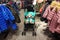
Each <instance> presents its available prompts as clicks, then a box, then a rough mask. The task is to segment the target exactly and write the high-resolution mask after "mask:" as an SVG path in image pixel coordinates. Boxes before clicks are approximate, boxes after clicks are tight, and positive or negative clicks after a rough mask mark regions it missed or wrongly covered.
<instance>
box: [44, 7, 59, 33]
mask: <svg viewBox="0 0 60 40" xmlns="http://www.w3.org/2000/svg"><path fill="white" fill-rule="evenodd" d="M43 17H44V18H47V19H48V25H49V30H50V31H51V32H52V33H55V32H57V33H60V30H59V29H60V23H59V20H60V18H59V17H60V13H59V11H58V12H56V8H53V9H52V8H51V7H50V6H49V7H48V8H47V9H46V11H45V13H44V15H43Z"/></svg>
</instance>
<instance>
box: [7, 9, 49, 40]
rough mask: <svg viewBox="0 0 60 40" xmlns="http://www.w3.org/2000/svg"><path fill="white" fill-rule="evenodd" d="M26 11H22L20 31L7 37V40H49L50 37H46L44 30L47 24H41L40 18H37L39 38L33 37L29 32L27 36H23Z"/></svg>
mask: <svg viewBox="0 0 60 40" xmlns="http://www.w3.org/2000/svg"><path fill="white" fill-rule="evenodd" d="M23 14H24V11H23V9H22V10H21V11H20V16H21V17H20V18H21V23H20V24H17V25H18V26H19V31H18V32H17V33H16V34H13V35H12V34H9V35H8V37H7V40H48V37H47V36H46V35H44V31H43V29H46V27H44V26H45V25H46V23H44V22H41V21H40V18H39V17H36V26H37V30H36V32H37V36H32V32H27V34H26V36H22V35H21V34H22V31H23V27H24V24H23V23H24V15H23Z"/></svg>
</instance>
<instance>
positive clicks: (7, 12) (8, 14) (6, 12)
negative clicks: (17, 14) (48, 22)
mask: <svg viewBox="0 0 60 40" xmlns="http://www.w3.org/2000/svg"><path fill="white" fill-rule="evenodd" d="M0 9H1V10H2V13H3V15H4V18H5V20H6V21H9V22H8V23H10V24H15V23H13V21H14V20H15V18H14V16H13V14H12V12H11V11H10V10H9V9H8V8H7V7H6V6H5V5H1V6H0ZM8 17H9V18H8ZM7 18H8V19H7ZM8 23H7V22H6V24H7V25H8V27H9V26H11V28H12V29H13V27H14V26H13V25H10V24H8ZM16 27H17V26H15V29H17V28H16ZM15 29H13V30H15Z"/></svg>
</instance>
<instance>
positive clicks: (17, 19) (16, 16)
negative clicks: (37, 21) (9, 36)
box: [6, 4, 21, 23]
mask: <svg viewBox="0 0 60 40" xmlns="http://www.w3.org/2000/svg"><path fill="white" fill-rule="evenodd" d="M6 7H7V8H9V9H10V10H11V12H12V14H13V16H14V17H15V22H17V23H20V22H21V20H20V17H19V15H18V14H17V12H16V11H15V10H14V8H13V7H12V6H11V5H9V4H7V5H6Z"/></svg>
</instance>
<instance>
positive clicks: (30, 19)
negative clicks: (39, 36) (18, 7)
mask: <svg viewBox="0 0 60 40" xmlns="http://www.w3.org/2000/svg"><path fill="white" fill-rule="evenodd" d="M35 15H36V11H35V10H34V9H33V6H27V10H25V13H24V16H25V18H24V31H23V32H22V35H26V31H31V30H32V35H33V36H36V32H35V27H36V26H35ZM29 29H31V30H29Z"/></svg>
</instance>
